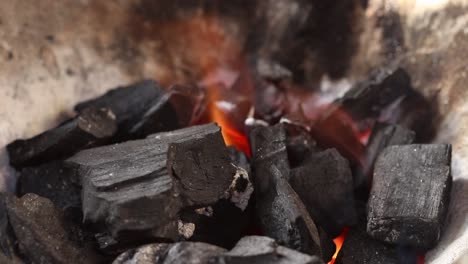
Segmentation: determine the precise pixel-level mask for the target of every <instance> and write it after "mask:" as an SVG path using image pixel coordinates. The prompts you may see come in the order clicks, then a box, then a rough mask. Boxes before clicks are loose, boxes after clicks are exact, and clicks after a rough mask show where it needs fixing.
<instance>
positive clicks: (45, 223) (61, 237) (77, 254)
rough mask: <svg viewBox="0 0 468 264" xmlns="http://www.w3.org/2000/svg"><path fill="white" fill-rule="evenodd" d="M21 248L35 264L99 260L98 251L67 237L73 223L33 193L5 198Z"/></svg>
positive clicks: (47, 201)
mask: <svg viewBox="0 0 468 264" xmlns="http://www.w3.org/2000/svg"><path fill="white" fill-rule="evenodd" d="M6 207H7V212H8V218H9V219H10V222H11V226H12V227H13V230H14V233H15V235H16V237H17V239H18V244H19V247H20V251H21V253H22V254H24V255H25V256H26V257H27V259H29V260H30V261H31V262H34V263H64V264H65V263H70V261H73V263H99V261H100V257H99V256H98V254H97V253H96V252H95V251H94V250H92V249H89V248H87V247H82V246H81V245H79V244H78V243H76V242H74V241H71V240H70V239H69V236H70V230H71V229H72V228H75V227H73V224H72V223H70V222H67V221H66V220H65V217H64V215H63V212H61V211H60V210H59V209H57V208H56V207H54V205H53V203H52V202H51V201H50V200H48V199H46V198H42V197H40V196H37V195H35V194H26V195H25V196H23V197H22V198H16V197H14V196H7V197H6Z"/></svg>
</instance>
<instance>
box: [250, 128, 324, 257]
mask: <svg viewBox="0 0 468 264" xmlns="http://www.w3.org/2000/svg"><path fill="white" fill-rule="evenodd" d="M250 136H251V144H252V153H253V167H254V172H255V190H256V194H255V196H256V214H257V217H258V218H259V223H260V227H261V228H262V231H263V232H264V234H265V235H267V236H269V237H272V238H274V239H276V240H277V241H278V243H280V244H281V245H285V246H287V247H290V248H293V249H296V250H299V251H302V252H305V253H309V254H312V255H321V249H320V239H319V235H318V231H317V228H316V226H315V224H314V222H313V221H312V219H311V218H310V215H309V213H308V212H307V210H306V208H305V206H304V204H303V203H302V202H301V200H300V199H299V197H298V195H297V194H296V193H295V192H294V190H293V189H292V188H291V186H290V185H289V183H288V180H287V178H288V176H289V164H288V157H287V152H286V142H285V141H286V135H285V131H284V128H283V126H282V125H281V124H279V125H275V126H273V127H257V128H255V129H253V130H252V132H251V135H250Z"/></svg>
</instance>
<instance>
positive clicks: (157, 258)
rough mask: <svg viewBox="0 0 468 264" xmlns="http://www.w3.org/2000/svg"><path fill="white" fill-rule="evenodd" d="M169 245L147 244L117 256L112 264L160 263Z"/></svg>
mask: <svg viewBox="0 0 468 264" xmlns="http://www.w3.org/2000/svg"><path fill="white" fill-rule="evenodd" d="M170 246H171V244H162V243H161V244H149V245H145V246H142V247H139V248H136V249H131V250H129V251H126V252H124V253H122V254H121V255H120V256H118V257H117V258H116V259H115V260H114V262H112V264H133V263H139V264H154V263H162V261H163V260H164V255H165V254H166V252H167V251H168V249H169V247H170Z"/></svg>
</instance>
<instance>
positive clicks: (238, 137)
mask: <svg viewBox="0 0 468 264" xmlns="http://www.w3.org/2000/svg"><path fill="white" fill-rule="evenodd" d="M220 98H221V87H218V86H211V87H209V89H208V102H209V103H208V113H209V119H210V121H214V122H216V123H218V125H219V126H220V127H221V129H222V130H221V131H222V134H223V138H224V142H225V143H226V145H227V146H234V147H236V148H237V149H238V150H240V151H242V152H244V153H245V154H246V155H247V156H249V157H250V156H251V153H250V144H249V141H248V139H247V136H246V135H245V134H244V133H242V132H241V131H239V129H237V128H235V126H234V125H233V124H232V119H231V118H230V117H229V115H228V113H226V112H225V111H223V110H222V109H220V108H219V107H218V106H217V104H216V102H217V101H219V100H220Z"/></svg>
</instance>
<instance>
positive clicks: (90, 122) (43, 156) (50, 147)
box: [7, 107, 117, 168]
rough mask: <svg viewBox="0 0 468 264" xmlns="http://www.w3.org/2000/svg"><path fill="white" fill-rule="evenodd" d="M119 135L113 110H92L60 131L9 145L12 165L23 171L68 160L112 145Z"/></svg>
mask: <svg viewBox="0 0 468 264" xmlns="http://www.w3.org/2000/svg"><path fill="white" fill-rule="evenodd" d="M116 131H117V126H116V120H115V115H114V113H113V112H112V110H110V109H109V108H104V107H99V108H94V107H93V108H88V109H86V111H83V112H82V113H81V114H80V115H79V116H77V117H76V118H74V119H72V120H70V121H67V122H65V123H64V124H62V125H60V126H58V127H56V128H53V129H51V130H48V131H46V132H44V133H42V134H40V135H37V136H35V137H33V138H30V139H26V140H16V141H14V142H12V143H10V144H9V145H7V150H8V154H9V156H10V164H11V165H12V166H13V167H15V168H20V167H25V166H35V165H38V164H40V163H44V162H48V161H53V160H56V159H61V158H67V157H69V156H71V155H73V154H74V153H76V152H78V151H80V150H82V149H86V148H90V147H93V146H97V145H102V144H105V143H107V142H109V141H110V139H111V138H112V137H113V136H114V135H115V133H116Z"/></svg>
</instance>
